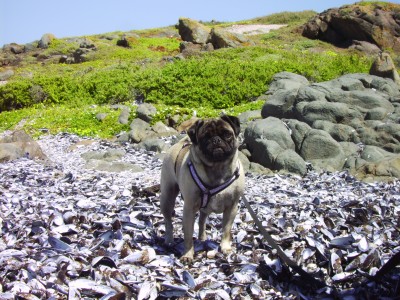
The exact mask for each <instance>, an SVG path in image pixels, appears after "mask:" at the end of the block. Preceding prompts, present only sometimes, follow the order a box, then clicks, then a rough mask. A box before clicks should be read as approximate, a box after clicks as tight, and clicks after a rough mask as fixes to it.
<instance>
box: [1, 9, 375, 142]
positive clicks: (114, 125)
mask: <svg viewBox="0 0 400 300" xmlns="http://www.w3.org/2000/svg"><path fill="white" fill-rule="evenodd" d="M312 15H314V12H310V11H305V12H301V13H289V12H284V13H281V14H274V15H271V16H267V17H262V18H256V19H253V20H249V21H243V22H238V23H239V24H243V23H246V24H257V23H263V24H269V23H285V24H290V25H289V26H287V27H284V28H281V29H279V30H276V31H272V32H270V33H268V34H260V35H257V36H254V37H253V39H254V41H255V42H256V44H257V46H253V47H243V48H236V49H221V50H217V51H213V52H207V53H204V54H202V55H198V56H194V57H191V58H188V59H185V60H180V59H171V58H172V57H173V56H175V55H176V54H178V53H179V44H180V40H179V39H178V38H177V30H176V29H175V28H174V27H168V28H160V29H150V30H147V31H137V32H134V33H133V32H132V36H129V38H128V40H129V43H130V46H131V47H130V48H123V47H118V46H116V45H115V44H116V39H115V38H109V39H104V38H102V37H101V36H92V37H87V38H88V39H89V40H91V41H92V42H93V43H94V44H95V45H96V51H90V52H89V53H88V54H87V60H88V61H86V62H84V63H80V64H70V65H67V64H59V63H58V61H57V60H55V59H49V60H46V61H43V62H42V63H38V62H37V61H33V60H32V59H31V58H29V59H28V58H27V60H26V62H25V63H23V64H21V65H20V67H19V68H18V69H17V70H16V72H17V74H18V76H14V77H13V78H12V80H10V82H9V83H8V84H6V85H2V86H0V112H1V113H0V131H4V130H7V129H12V128H14V126H15V125H16V124H18V123H19V122H20V121H21V120H24V121H25V123H24V124H25V125H24V129H26V130H27V131H29V132H30V133H31V134H33V135H39V134H40V133H41V131H40V128H47V129H49V130H50V132H51V133H56V132H60V131H68V132H73V133H76V134H79V135H92V136H94V135H96V136H100V137H110V136H113V135H115V134H116V133H118V132H120V131H123V130H129V126H126V125H125V126H124V125H118V122H117V118H118V111H114V110H111V109H110V107H109V105H108V104H115V103H124V104H126V105H130V106H132V108H134V105H133V103H134V101H135V99H136V98H138V97H144V99H145V101H146V102H151V103H154V104H155V105H156V106H157V108H158V111H159V112H158V115H157V117H156V120H165V119H166V118H168V117H170V116H172V115H174V114H179V115H181V116H182V118H186V117H190V116H191V115H192V114H193V111H194V110H196V112H197V115H198V116H200V117H206V116H215V115H218V114H219V113H220V112H221V111H222V110H223V111H225V112H227V113H232V114H236V115H237V114H239V113H240V112H242V111H245V110H248V109H258V108H260V107H261V106H262V102H260V101H254V100H255V99H256V98H257V97H258V96H260V95H262V94H263V93H265V92H266V91H267V89H268V85H269V83H270V82H271V79H272V77H273V75H274V74H276V73H278V72H281V71H289V72H294V73H297V74H301V75H304V76H306V77H307V78H308V79H309V80H310V81H313V82H319V81H325V80H330V79H333V78H336V77H338V76H340V75H343V74H345V73H355V72H368V70H369V67H370V64H371V60H370V58H368V57H365V56H361V55H359V54H356V53H353V52H350V51H347V50H338V49H336V48H334V47H333V46H331V45H328V44H326V43H324V42H321V41H311V40H308V39H306V38H303V37H301V36H300V34H299V33H298V32H297V31H296V28H297V26H298V24H301V23H304V22H306V21H307V20H308V19H309V18H310V17H311V16H312ZM226 25H227V24H221V25H218V26H226ZM118 35H120V33H112V34H109V36H118ZM67 41H68V40H67V39H65V40H64V39H63V40H56V41H55V42H54V43H52V44H51V47H49V48H48V49H46V50H45V51H46V54H47V55H50V54H51V55H54V54H58V55H61V54H62V55H71V54H72V53H73V51H74V49H76V44H74V43H68V42H67ZM165 57H169V59H165ZM0 70H1V68H0ZM100 112H107V113H108V116H107V118H106V119H105V120H104V121H103V122H100V121H98V120H97V119H96V118H95V115H96V114H97V113H100Z"/></svg>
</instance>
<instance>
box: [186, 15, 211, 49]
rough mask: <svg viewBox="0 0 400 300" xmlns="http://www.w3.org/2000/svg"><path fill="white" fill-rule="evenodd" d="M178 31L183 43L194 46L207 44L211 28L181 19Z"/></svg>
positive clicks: (187, 19)
mask: <svg viewBox="0 0 400 300" xmlns="http://www.w3.org/2000/svg"><path fill="white" fill-rule="evenodd" d="M178 31H179V35H180V36H181V38H182V40H183V41H185V42H190V43H194V44H206V43H207V40H208V38H209V34H210V28H208V27H207V26H205V25H203V24H201V23H200V22H198V21H195V20H193V19H189V18H180V19H179V24H178Z"/></svg>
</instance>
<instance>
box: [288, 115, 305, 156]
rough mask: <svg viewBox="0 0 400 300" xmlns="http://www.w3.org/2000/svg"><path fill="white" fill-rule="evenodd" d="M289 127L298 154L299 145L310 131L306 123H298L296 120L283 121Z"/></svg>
mask: <svg viewBox="0 0 400 300" xmlns="http://www.w3.org/2000/svg"><path fill="white" fill-rule="evenodd" d="M283 121H284V122H285V123H286V124H287V126H288V127H289V130H290V133H291V137H292V140H293V142H294V144H295V149H296V152H297V153H300V149H301V145H302V144H303V140H304V138H305V137H306V136H307V134H308V132H309V131H310V130H311V129H312V128H311V127H310V126H309V125H308V124H307V123H304V122H301V121H298V120H296V119H289V120H288V119H283Z"/></svg>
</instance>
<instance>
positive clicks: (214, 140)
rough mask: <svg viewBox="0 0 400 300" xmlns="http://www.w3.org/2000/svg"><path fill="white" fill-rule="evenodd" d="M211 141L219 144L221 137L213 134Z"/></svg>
mask: <svg viewBox="0 0 400 300" xmlns="http://www.w3.org/2000/svg"><path fill="white" fill-rule="evenodd" d="M212 143H213V144H214V145H218V144H220V143H221V138H220V137H219V136H214V137H213V138H212Z"/></svg>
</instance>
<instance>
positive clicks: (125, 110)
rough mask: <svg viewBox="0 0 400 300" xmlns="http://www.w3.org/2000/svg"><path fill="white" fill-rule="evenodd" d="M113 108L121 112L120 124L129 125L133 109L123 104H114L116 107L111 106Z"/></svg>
mask: <svg viewBox="0 0 400 300" xmlns="http://www.w3.org/2000/svg"><path fill="white" fill-rule="evenodd" d="M111 108H112V109H119V110H121V113H120V115H119V117H118V122H119V123H120V124H128V123H129V116H130V114H131V108H130V107H129V106H126V105H122V104H114V105H111Z"/></svg>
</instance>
